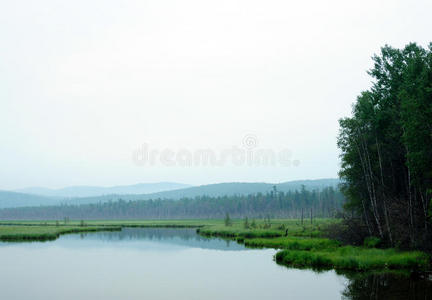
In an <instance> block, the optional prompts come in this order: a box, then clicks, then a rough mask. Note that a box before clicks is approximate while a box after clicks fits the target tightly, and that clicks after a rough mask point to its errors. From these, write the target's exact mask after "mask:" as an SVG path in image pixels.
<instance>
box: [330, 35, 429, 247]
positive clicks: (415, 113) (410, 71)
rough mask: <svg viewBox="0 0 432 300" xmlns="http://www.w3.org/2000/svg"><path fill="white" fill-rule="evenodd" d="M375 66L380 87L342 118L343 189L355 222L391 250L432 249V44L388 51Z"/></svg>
mask: <svg viewBox="0 0 432 300" xmlns="http://www.w3.org/2000/svg"><path fill="white" fill-rule="evenodd" d="M373 63H374V66H373V68H372V69H371V70H370V71H369V72H368V74H369V75H370V76H371V77H372V78H373V83H372V87H371V88H370V89H369V90H367V91H364V92H362V93H361V94H360V96H358V98H357V101H356V102H355V104H354V105H353V111H352V116H351V117H348V118H344V119H341V120H340V121H339V123H340V134H339V137H338V146H339V148H340V149H341V153H342V154H341V160H342V168H341V171H340V177H341V179H342V182H343V183H342V188H341V189H342V191H343V193H344V194H345V195H346V198H347V203H346V205H345V208H346V210H347V211H349V212H352V211H354V212H355V213H354V215H353V217H352V218H349V219H348V220H347V224H348V225H350V226H355V227H356V228H363V231H364V232H363V235H369V236H376V237H379V238H380V239H381V240H383V241H385V242H386V243H387V244H389V245H391V246H407V247H411V248H427V247H429V248H430V247H431V241H432V236H431V226H432V224H431V212H432V211H431V207H432V203H431V201H432V200H431V194H432V43H431V44H430V45H429V47H428V48H427V49H425V48H422V47H421V46H419V45H416V44H409V45H407V46H405V47H404V48H403V49H395V48H392V47H390V46H385V47H383V48H382V49H381V53H380V54H379V55H375V56H374V57H373ZM350 216H351V215H350ZM357 230H358V229H357Z"/></svg>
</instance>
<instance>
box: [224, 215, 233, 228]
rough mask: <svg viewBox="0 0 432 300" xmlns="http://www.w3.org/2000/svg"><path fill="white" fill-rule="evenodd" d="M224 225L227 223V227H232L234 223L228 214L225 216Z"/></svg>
mask: <svg viewBox="0 0 432 300" xmlns="http://www.w3.org/2000/svg"><path fill="white" fill-rule="evenodd" d="M224 223H225V226H231V225H232V221H231V218H230V216H229V214H228V213H226V214H225V219H224Z"/></svg>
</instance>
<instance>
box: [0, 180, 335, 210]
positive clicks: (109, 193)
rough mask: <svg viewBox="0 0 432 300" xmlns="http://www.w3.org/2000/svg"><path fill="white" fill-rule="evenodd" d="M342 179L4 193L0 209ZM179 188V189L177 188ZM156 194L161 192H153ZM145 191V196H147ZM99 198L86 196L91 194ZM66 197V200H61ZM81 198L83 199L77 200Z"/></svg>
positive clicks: (289, 187) (311, 185)
mask: <svg viewBox="0 0 432 300" xmlns="http://www.w3.org/2000/svg"><path fill="white" fill-rule="evenodd" d="M338 184H339V179H317V180H297V181H288V182H283V183H278V184H273V183H263V182H258V183H257V182H252V183H249V182H247V183H246V182H228V183H218V184H208V185H201V186H192V187H191V186H189V185H185V184H180V183H169V182H165V183H164V182H161V183H148V184H147V183H141V184H136V185H128V186H115V187H85V186H80V187H68V188H64V189H59V190H52V189H46V188H28V189H21V190H20V191H27V193H22V192H11V191H0V209H1V208H8V207H25V206H40V205H43V206H46V205H59V204H90V203H103V202H108V201H117V200H119V199H122V200H127V201H129V200H130V201H135V200H149V199H171V200H179V199H181V198H195V197H198V196H210V197H219V196H232V195H248V194H256V193H263V194H264V193H267V192H269V191H271V190H272V188H273V186H274V185H276V187H277V189H278V190H279V191H283V192H287V191H294V190H300V189H301V187H302V185H304V186H305V188H306V189H308V190H313V189H322V188H324V187H328V186H332V187H335V188H336V187H337V185H338ZM176 187H177V188H176ZM154 190H156V191H157V192H152V191H154ZM143 191H144V192H143ZM92 193H93V194H97V196H88V197H85V196H82V195H88V194H92ZM60 195H62V196H60ZM77 195H79V196H77Z"/></svg>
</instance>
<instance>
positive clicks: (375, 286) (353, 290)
mask: <svg viewBox="0 0 432 300" xmlns="http://www.w3.org/2000/svg"><path fill="white" fill-rule="evenodd" d="M345 276H346V277H347V278H348V279H349V281H348V283H347V285H346V288H345V290H344V291H343V292H342V296H343V299H352V300H363V299H394V300H408V299H422V300H425V299H432V280H428V278H425V277H424V276H414V275H409V274H403V273H381V274H364V275H362V274H345Z"/></svg>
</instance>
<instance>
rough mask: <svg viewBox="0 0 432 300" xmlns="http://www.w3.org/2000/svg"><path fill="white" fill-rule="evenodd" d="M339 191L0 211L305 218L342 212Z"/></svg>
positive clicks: (51, 215) (81, 216) (0, 214)
mask: <svg viewBox="0 0 432 300" xmlns="http://www.w3.org/2000/svg"><path fill="white" fill-rule="evenodd" d="M344 201H345V198H344V196H343V194H342V193H341V192H340V191H339V190H338V189H335V188H333V187H326V188H323V189H319V190H318V189H314V190H307V189H306V188H305V187H304V186H303V187H302V188H301V189H300V190H296V191H289V192H279V191H277V190H276V188H274V190H273V191H270V192H268V193H256V194H250V195H236V196H224V197H209V196H200V197H194V198H183V199H180V200H163V199H155V200H140V201H125V200H118V201H109V202H105V203H95V204H84V205H57V206H39V207H24V208H6V209H2V210H0V219H6V220H14V219H20V220H25V219H27V220H29V219H32V220H33V219H36V220H63V219H64V218H68V219H69V218H70V219H74V220H88V219H140V218H149V219H179V218H221V219H222V218H224V217H225V216H226V214H227V213H228V214H229V215H230V216H231V217H233V218H243V217H245V216H248V217H251V218H264V217H266V216H271V217H272V218H301V217H302V215H303V216H304V217H305V218H306V217H308V216H310V213H312V214H313V216H314V217H334V216H336V215H337V214H338V213H340V212H341V211H342V206H343V203H344Z"/></svg>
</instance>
